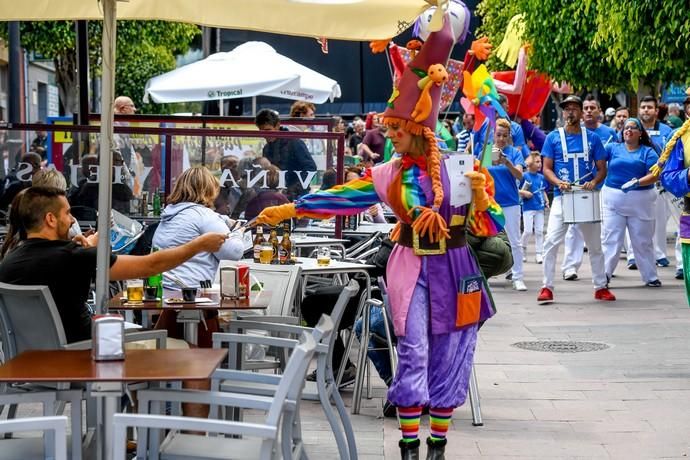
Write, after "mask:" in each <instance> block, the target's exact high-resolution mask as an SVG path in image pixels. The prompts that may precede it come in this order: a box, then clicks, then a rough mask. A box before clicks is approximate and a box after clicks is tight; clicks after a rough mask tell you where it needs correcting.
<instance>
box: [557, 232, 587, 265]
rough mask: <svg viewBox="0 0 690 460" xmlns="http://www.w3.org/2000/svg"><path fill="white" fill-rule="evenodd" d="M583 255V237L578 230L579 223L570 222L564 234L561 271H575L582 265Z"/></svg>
mask: <svg viewBox="0 0 690 460" xmlns="http://www.w3.org/2000/svg"><path fill="white" fill-rule="evenodd" d="M584 255H585V239H584V237H583V236H582V232H581V231H580V227H579V224H572V225H570V228H568V231H567V232H566V234H565V254H564V255H563V263H562V264H561V271H562V272H563V273H565V272H567V271H574V272H575V273H577V271H578V270H579V269H580V265H582V257H584Z"/></svg>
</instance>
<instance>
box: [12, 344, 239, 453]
mask: <svg viewBox="0 0 690 460" xmlns="http://www.w3.org/2000/svg"><path fill="white" fill-rule="evenodd" d="M226 355H227V350H224V349H215V348H192V349H186V350H165V349H157V350H126V351H125V359H124V360H120V361H94V360H93V359H92V358H91V350H29V351H25V352H23V353H21V354H19V355H18V356H16V357H15V358H13V359H11V360H9V361H7V362H6V363H5V364H3V365H2V366H0V382H16V383H39V382H83V383H86V384H87V391H88V392H89V394H90V396H92V397H94V398H96V401H97V406H98V409H97V414H96V418H97V422H96V445H97V458H98V460H111V459H112V458H113V430H112V418H113V414H115V412H116V411H117V410H118V405H119V404H120V400H121V398H122V395H123V394H124V392H125V385H126V384H127V383H131V382H141V381H146V382H169V381H173V382H176V381H186V380H207V379H209V378H210V377H211V374H212V373H213V371H214V370H215V369H216V368H217V367H218V366H219V365H220V362H221V361H222V360H223V359H225V357H226Z"/></svg>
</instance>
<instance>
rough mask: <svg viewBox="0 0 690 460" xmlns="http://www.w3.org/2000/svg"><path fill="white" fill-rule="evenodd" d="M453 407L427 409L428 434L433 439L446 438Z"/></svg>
mask: <svg viewBox="0 0 690 460" xmlns="http://www.w3.org/2000/svg"><path fill="white" fill-rule="evenodd" d="M453 410H454V408H450V409H435V408H431V409H429V425H430V429H429V431H430V434H431V439H432V440H433V441H440V440H442V439H446V434H447V433H448V428H449V427H450V418H451V416H452V415H453Z"/></svg>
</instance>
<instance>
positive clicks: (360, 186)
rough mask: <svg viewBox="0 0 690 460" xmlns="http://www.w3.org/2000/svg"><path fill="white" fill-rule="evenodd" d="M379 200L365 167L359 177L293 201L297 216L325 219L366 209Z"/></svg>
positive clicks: (368, 171) (369, 171)
mask: <svg viewBox="0 0 690 460" xmlns="http://www.w3.org/2000/svg"><path fill="white" fill-rule="evenodd" d="M380 201H381V199H380V198H379V196H378V194H377V193H376V190H375V189H374V182H373V180H372V178H371V170H369V169H367V171H366V173H365V174H364V176H363V177H360V178H359V179H355V180H351V181H350V182H346V183H345V184H342V185H336V186H335V187H333V188H329V189H328V190H320V191H318V192H315V193H310V194H309V195H304V196H303V197H300V198H299V199H298V200H296V201H295V208H296V209H297V216H298V217H309V218H312V219H327V218H329V217H332V216H335V215H338V216H349V215H353V214H357V213H359V212H362V211H366V210H367V209H369V208H370V207H371V206H373V205H375V204H376V203H379V202H380Z"/></svg>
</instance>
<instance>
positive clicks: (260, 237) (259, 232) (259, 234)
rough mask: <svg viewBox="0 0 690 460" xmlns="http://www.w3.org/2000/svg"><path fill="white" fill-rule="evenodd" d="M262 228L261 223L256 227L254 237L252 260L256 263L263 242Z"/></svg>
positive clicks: (258, 259) (258, 260)
mask: <svg viewBox="0 0 690 460" xmlns="http://www.w3.org/2000/svg"><path fill="white" fill-rule="evenodd" d="M264 241H265V240H264V229H263V227H262V226H261V225H258V226H257V227H256V236H255V237H254V246H253V248H254V262H256V263H257V264H258V263H260V262H261V257H260V256H261V245H262V244H263V242H264Z"/></svg>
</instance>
